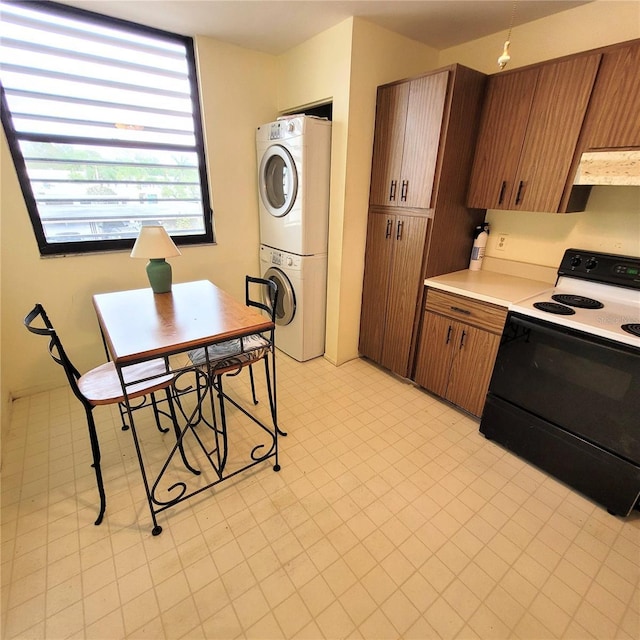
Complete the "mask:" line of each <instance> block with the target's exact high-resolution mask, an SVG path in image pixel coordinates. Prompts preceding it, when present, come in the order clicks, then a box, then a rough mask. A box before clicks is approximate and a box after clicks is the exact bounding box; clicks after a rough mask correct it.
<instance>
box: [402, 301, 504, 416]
mask: <svg viewBox="0 0 640 640" xmlns="http://www.w3.org/2000/svg"><path fill="white" fill-rule="evenodd" d="M506 315H507V310H506V309H505V308H504V307H500V306H497V305H492V304H488V303H484V302H479V301H477V300H473V299H470V298H465V297H464V296H458V295H455V294H450V293H445V292H442V291H438V290H435V289H429V291H428V292H427V302H426V306H425V312H424V317H423V320H422V329H421V332H420V340H419V343H418V350H417V354H416V366H415V373H414V380H415V382H416V383H418V384H419V385H420V386H421V387H424V388H425V389H427V390H428V391H431V392H432V393H434V394H436V395H438V396H440V397H442V398H445V399H446V400H448V401H449V402H452V403H453V404H455V405H457V406H459V407H461V408H462V409H464V410H465V411H468V412H469V413H471V414H473V415H475V416H480V415H481V414H482V409H483V407H484V402H485V398H486V395H487V390H488V388H489V381H490V379H491V373H492V371H493V365H494V362H495V359H496V354H497V353H498V346H499V345H500V336H501V334H502V329H503V327H504V321H505V318H506Z"/></svg>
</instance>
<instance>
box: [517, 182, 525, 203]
mask: <svg viewBox="0 0 640 640" xmlns="http://www.w3.org/2000/svg"><path fill="white" fill-rule="evenodd" d="M523 188H524V181H522V180H520V184H519V185H518V193H517V194H516V204H520V203H521V202H522V189H523Z"/></svg>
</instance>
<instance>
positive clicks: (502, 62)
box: [498, 0, 518, 71]
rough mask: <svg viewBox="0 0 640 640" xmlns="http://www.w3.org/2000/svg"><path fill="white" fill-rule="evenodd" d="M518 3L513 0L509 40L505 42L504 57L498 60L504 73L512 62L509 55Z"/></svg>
mask: <svg viewBox="0 0 640 640" xmlns="http://www.w3.org/2000/svg"><path fill="white" fill-rule="evenodd" d="M517 1H518V0H513V7H512V9H511V21H510V22H509V33H508V34H507V39H506V40H505V42H504V48H503V50H502V55H501V56H500V57H499V58H498V66H499V67H500V71H502V70H503V69H504V68H505V67H506V66H507V63H508V62H509V60H511V56H510V55H509V45H510V44H511V29H512V27H513V18H514V17H515V15H516V2H517Z"/></svg>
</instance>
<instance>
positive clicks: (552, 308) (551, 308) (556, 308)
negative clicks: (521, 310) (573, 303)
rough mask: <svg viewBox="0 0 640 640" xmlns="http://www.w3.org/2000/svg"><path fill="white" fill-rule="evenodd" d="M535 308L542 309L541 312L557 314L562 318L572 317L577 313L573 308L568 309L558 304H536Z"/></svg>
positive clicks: (534, 304)
mask: <svg viewBox="0 0 640 640" xmlns="http://www.w3.org/2000/svg"><path fill="white" fill-rule="evenodd" d="M533 306H534V307H535V308H536V309H540V311H547V312H549V313H556V314H558V315H561V316H571V315H573V314H574V313H575V311H574V310H573V309H572V308H571V307H567V306H566V305H564V304H558V303H557V302H534V303H533Z"/></svg>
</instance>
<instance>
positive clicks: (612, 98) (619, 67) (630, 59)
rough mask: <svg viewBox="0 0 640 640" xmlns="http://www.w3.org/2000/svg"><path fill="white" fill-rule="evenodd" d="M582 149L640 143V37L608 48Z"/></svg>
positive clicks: (584, 133) (626, 146)
mask: <svg viewBox="0 0 640 640" xmlns="http://www.w3.org/2000/svg"><path fill="white" fill-rule="evenodd" d="M581 143H582V149H583V150H584V151H587V150H590V149H617V148H628V147H635V148H639V147H640V40H634V41H632V42H629V43H624V44H622V45H618V46H615V47H611V48H608V49H605V50H604V51H603V55H602V62H601V64H600V69H599V71H598V77H597V79H596V83H595V86H594V88H593V93H592V96H591V102H590V104H589V110H588V112H587V117H586V119H585V124H584V131H583V137H582V141H581Z"/></svg>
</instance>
